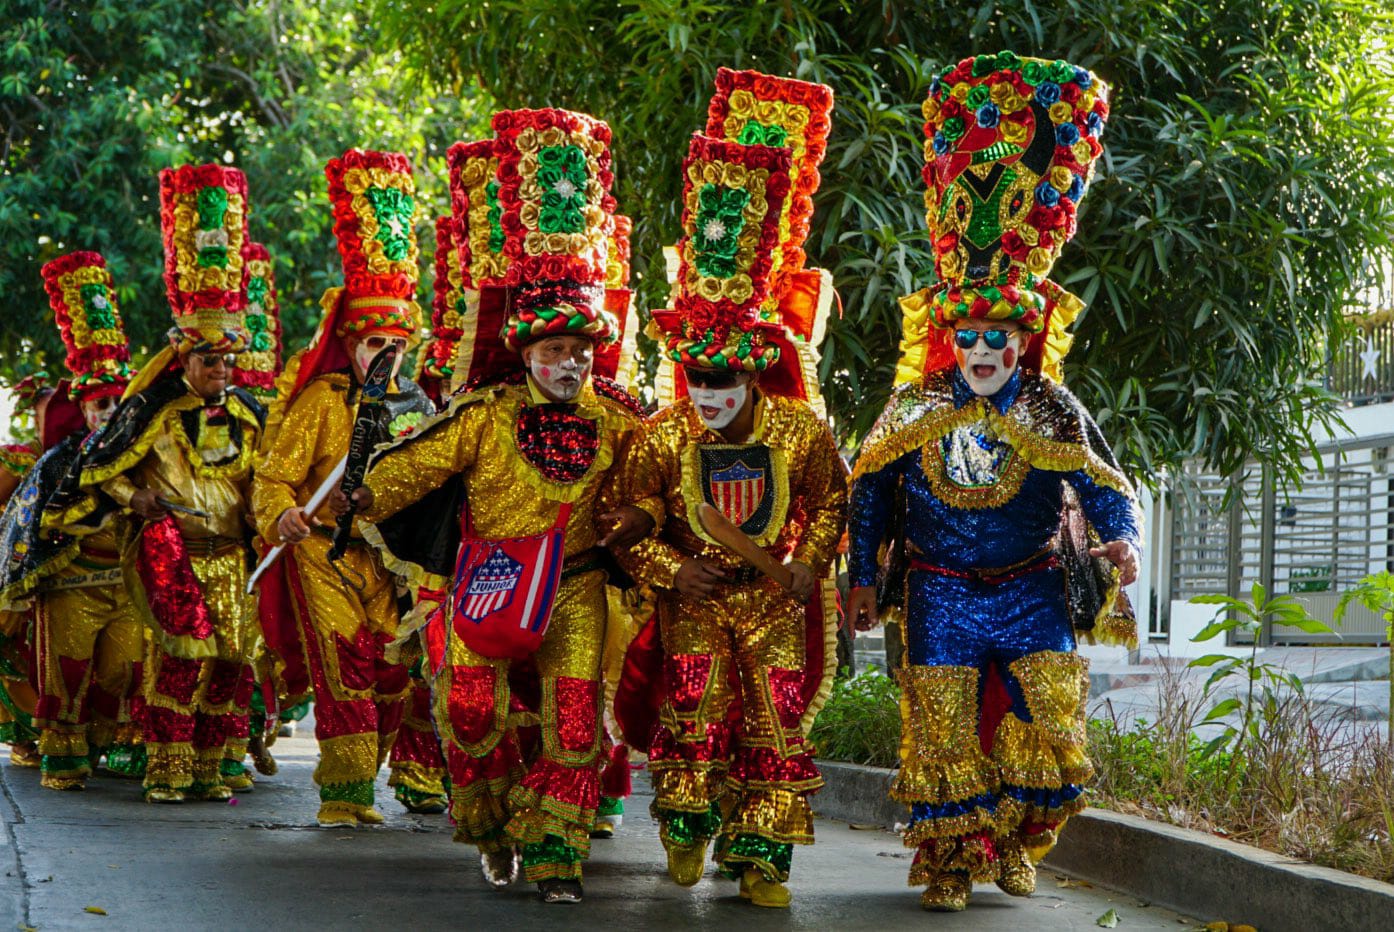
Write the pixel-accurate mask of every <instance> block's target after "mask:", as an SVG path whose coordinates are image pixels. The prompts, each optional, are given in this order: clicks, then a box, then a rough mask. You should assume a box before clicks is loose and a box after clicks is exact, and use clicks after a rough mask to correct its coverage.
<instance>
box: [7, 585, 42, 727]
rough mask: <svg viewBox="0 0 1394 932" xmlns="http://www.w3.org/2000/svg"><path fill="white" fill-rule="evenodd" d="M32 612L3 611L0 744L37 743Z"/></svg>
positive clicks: (35, 671)
mask: <svg viewBox="0 0 1394 932" xmlns="http://www.w3.org/2000/svg"><path fill="white" fill-rule="evenodd" d="M31 615H32V613H31V612H30V611H28V610H27V609H26V610H24V611H2V612H0V741H3V742H5V743H6V744H24V745H30V744H33V743H34V742H36V741H38V739H39V733H38V732H37V731H35V730H34V709H35V706H36V705H37V704H38V699H39V696H38V691H37V690H36V689H35V688H34V687H35V684H36V682H37V679H38V671H37V670H36V666H37V665H36V664H35V662H34V641H33V637H32V635H31V634H30V628H31V625H30V618H31Z"/></svg>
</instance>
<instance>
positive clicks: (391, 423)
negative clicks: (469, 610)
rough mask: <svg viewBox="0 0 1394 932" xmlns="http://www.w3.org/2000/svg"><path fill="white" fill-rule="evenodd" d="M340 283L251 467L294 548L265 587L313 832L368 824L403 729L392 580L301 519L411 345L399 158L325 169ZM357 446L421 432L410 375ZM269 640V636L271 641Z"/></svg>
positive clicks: (262, 504)
mask: <svg viewBox="0 0 1394 932" xmlns="http://www.w3.org/2000/svg"><path fill="white" fill-rule="evenodd" d="M325 175H326V176H327V177H328V179H329V198H330V201H331V203H332V204H333V207H334V235H335V237H336V238H337V239H338V245H339V254H340V258H341V259H342V261H343V267H344V285H343V287H336V288H330V289H329V290H328V291H326V292H325V294H324V297H323V299H322V300H321V302H320V304H321V307H322V308H323V316H322V317H321V319H320V324H319V328H318V329H317V331H316V332H315V335H314V338H313V339H312V341H311V343H310V345H309V347H307V348H306V349H304V350H302V351H301V352H299V353H297V354H296V356H295V357H294V358H292V359H291V360H290V361H289V362H288V363H287V365H286V370H285V372H284V373H282V376H281V391H280V392H278V399H277V402H276V404H275V405H274V406H273V407H272V410H271V417H270V426H269V428H268V432H269V434H270V436H269V437H268V439H267V442H266V444H265V445H264V448H263V451H262V453H261V455H260V457H259V458H258V463H257V473H256V480H255V484H254V494H253V509H254V511H255V513H256V523H257V529H258V531H259V532H260V533H261V535H262V537H263V538H264V539H265V540H266V541H267V542H268V543H272V544H276V545H280V544H285V545H288V546H289V549H288V550H287V551H286V555H285V556H284V557H282V558H281V559H280V561H279V563H277V564H276V565H274V566H272V567H271V569H270V570H269V572H268V573H267V575H268V576H269V577H271V576H274V575H275V574H280V576H279V579H276V578H271V579H268V580H267V581H266V582H264V583H263V584H262V586H263V589H262V593H261V596H262V598H265V597H266V592H265V586H266V585H273V584H274V585H280V586H283V587H284V588H285V591H287V592H288V596H289V601H290V603H291V607H292V610H293V612H294V613H295V617H296V618H297V619H298V621H299V625H300V635H301V638H302V641H303V646H304V652H305V660H306V662H307V664H308V675H309V679H310V682H311V684H312V688H313V690H314V696H315V737H316V738H318V739H319V751H320V760H319V766H318V767H316V768H315V782H316V783H317V784H318V785H319V795H320V807H319V814H318V821H319V823H320V824H321V825H326V826H328V825H357V824H367V825H376V824H380V823H382V821H383V816H382V813H380V812H379V811H378V810H377V809H376V808H375V806H374V790H373V781H374V779H375V777H376V775H377V772H378V769H379V768H380V767H381V766H382V765H383V763H385V762H386V760H387V756H388V753H389V752H390V751H391V748H392V742H393V739H394V738H395V736H396V733H397V729H398V726H399V725H400V724H401V721H402V699H403V697H404V695H405V694H406V691H407V688H408V684H409V681H408V677H407V669H406V667H404V666H403V665H401V664H399V663H389V662H388V661H386V660H385V659H384V657H383V651H384V648H385V647H386V646H387V645H388V644H389V643H390V642H391V641H392V640H393V639H394V638H395V637H396V634H397V625H398V620H399V616H398V611H397V581H396V579H395V578H394V577H393V576H392V574H390V573H388V572H387V571H386V570H385V569H384V568H383V565H382V562H381V560H379V559H378V557H377V556H376V554H374V553H373V551H372V550H371V549H370V548H368V547H367V546H366V545H365V544H364V542H363V539H362V536H361V523H359V522H355V523H354V526H353V527H352V528H351V534H350V536H349V538H348V539H347V550H346V551H345V552H344V553H343V554H342V556H341V557H340V558H339V559H337V560H331V559H330V550H331V546H332V545H333V540H332V537H333V527H334V521H333V516H332V515H331V514H330V512H329V510H328V507H327V506H326V507H323V508H320V509H318V510H312V509H308V508H307V505H308V504H309V502H310V500H311V498H312V496H314V494H315V492H316V491H317V490H319V489H320V488H321V486H324V485H325V483H326V482H327V481H328V482H330V483H331V484H335V483H337V481H338V480H337V478H335V473H336V470H337V467H339V466H340V465H341V464H343V463H344V462H345V460H346V458H347V456H348V454H349V452H350V451H349V442H350V439H351V438H352V434H353V429H354V423H355V417H356V415H357V413H358V409H359V407H360V402H361V401H362V400H363V399H362V397H361V391H360V389H361V386H362V384H363V379H364V376H365V374H366V372H367V370H368V368H369V365H370V363H371V362H372V360H373V359H374V358H375V357H376V356H378V354H380V353H383V352H384V351H385V350H387V348H388V347H389V345H392V346H394V347H395V348H396V350H397V354H396V359H397V360H398V362H397V365H400V360H401V358H402V353H403V352H405V350H406V349H407V348H408V346H409V345H410V344H411V342H412V341H413V340H414V339H415V337H416V333H417V328H418V321H419V319H420V310H419V308H418V307H417V305H416V303H415V301H414V300H413V297H414V295H415V292H416V280H417V258H418V252H417V246H416V231H415V227H414V226H413V222H414V219H415V216H416V207H417V205H416V193H415V191H416V188H415V184H414V182H413V180H412V174H411V166H410V164H409V163H408V161H407V159H406V156H404V155H401V154H399V153H393V152H387V153H384V152H370V151H362V150H358V149H351V150H349V151H348V152H346V153H344V155H343V157H342V158H337V159H331V160H330V162H329V163H328V165H326V166H325ZM374 410H375V411H380V412H381V413H382V414H383V416H382V417H378V418H377V420H376V421H375V422H374V425H373V430H372V433H373V435H374V436H372V437H365V438H364V439H365V441H366V442H367V445H366V449H371V447H372V444H374V443H377V442H381V441H385V440H387V439H389V438H390V437H393V436H395V435H397V434H399V433H402V432H405V431H407V430H409V429H411V427H413V426H415V425H416V424H419V423H420V422H421V421H422V419H423V418H424V417H425V416H426V415H427V414H429V413H430V412H431V411H432V405H431V401H430V399H429V398H427V397H426V395H425V393H423V392H422V391H421V389H420V388H419V387H418V386H417V385H416V384H415V383H414V382H412V381H411V380H410V379H408V378H406V377H405V376H400V375H398V374H397V373H396V372H395V371H394V372H393V373H392V374H391V379H390V381H389V384H388V388H387V394H386V396H385V399H384V402H383V404H382V405H381V406H379V408H375V409H374ZM268 636H269V635H268Z"/></svg>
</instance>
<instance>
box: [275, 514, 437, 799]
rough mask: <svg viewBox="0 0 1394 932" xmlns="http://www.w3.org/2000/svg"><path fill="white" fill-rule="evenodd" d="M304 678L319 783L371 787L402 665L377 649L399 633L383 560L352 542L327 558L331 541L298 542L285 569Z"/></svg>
mask: <svg viewBox="0 0 1394 932" xmlns="http://www.w3.org/2000/svg"><path fill="white" fill-rule="evenodd" d="M285 570H286V573H287V578H288V581H289V582H290V587H291V595H292V599H293V602H294V605H295V611H296V616H297V620H298V621H299V624H300V630H301V636H302V637H303V638H304V643H305V656H306V660H307V661H308V664H309V667H310V681H311V683H312V685H313V687H314V691H315V737H316V738H317V739H318V740H319V753H320V761H319V766H318V767H316V768H315V782H316V783H317V784H319V786H320V787H321V794H320V795H321V798H326V799H328V798H331V796H332V794H330V795H326V792H325V789H324V788H326V787H343V786H346V785H349V784H356V785H362V784H364V783H367V784H371V783H372V781H373V780H374V779H375V778H376V776H377V772H378V769H379V768H380V767H381V766H382V765H383V763H385V762H386V760H387V756H388V754H389V753H390V751H391V749H392V742H393V740H394V739H395V738H396V735H397V729H398V727H399V726H400V725H401V722H402V705H403V697H404V696H405V694H406V691H407V688H408V686H409V684H410V678H409V677H408V675H407V668H406V667H405V666H403V665H402V664H399V663H388V662H387V660H385V659H384V658H383V649H384V648H385V647H386V646H387V645H388V644H389V643H391V641H392V639H393V638H394V637H395V636H396V633H397V623H398V616H397V601H396V587H395V583H394V582H393V579H392V576H391V574H389V573H388V572H387V571H386V570H385V569H383V566H382V562H381V561H380V560H379V559H378V558H377V557H376V556H375V555H374V554H373V553H372V552H371V551H370V550H368V549H367V548H366V547H364V546H362V545H361V544H358V543H355V544H354V545H352V546H350V547H349V548H348V550H347V551H346V552H345V553H344V555H343V557H342V558H341V559H340V560H339V561H338V562H337V564H332V563H330V562H329V540H328V539H327V538H324V537H320V536H318V535H314V536H311V537H310V538H309V539H308V540H306V541H304V542H303V543H301V544H299V545H298V546H297V547H296V549H295V552H294V554H293V557H292V559H291V560H290V561H288V562H287V565H286V567H285Z"/></svg>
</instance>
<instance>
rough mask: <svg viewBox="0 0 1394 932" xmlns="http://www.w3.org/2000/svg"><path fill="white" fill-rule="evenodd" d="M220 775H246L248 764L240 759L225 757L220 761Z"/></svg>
mask: <svg viewBox="0 0 1394 932" xmlns="http://www.w3.org/2000/svg"><path fill="white" fill-rule="evenodd" d="M218 775H219V776H221V777H245V776H246V775H247V765H246V764H244V763H242V762H241V761H240V760H228V759H227V758H226V757H224V758H223V759H222V760H221V761H220V762H219V763H218Z"/></svg>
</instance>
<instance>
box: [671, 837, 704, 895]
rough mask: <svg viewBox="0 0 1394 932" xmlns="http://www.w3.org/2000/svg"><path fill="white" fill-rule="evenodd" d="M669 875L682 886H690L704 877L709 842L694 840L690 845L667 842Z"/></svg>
mask: <svg viewBox="0 0 1394 932" xmlns="http://www.w3.org/2000/svg"><path fill="white" fill-rule="evenodd" d="M663 847H665V848H667V849H668V876H669V877H672V878H673V883H675V884H677V885H678V886H680V887H690V886H692V885H693V884H695V883H697V881H699V880H701V879H702V872H703V871H704V870H706V866H707V843H706V842H705V841H698V842H693V843H692V844H690V845H677V844H667V843H665V844H664V846H663Z"/></svg>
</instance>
